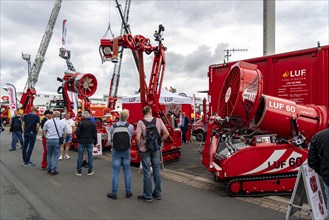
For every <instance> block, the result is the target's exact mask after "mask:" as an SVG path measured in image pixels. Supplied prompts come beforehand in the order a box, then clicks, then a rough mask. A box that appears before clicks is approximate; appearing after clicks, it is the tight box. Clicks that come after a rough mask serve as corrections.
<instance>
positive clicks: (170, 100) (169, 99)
mask: <svg viewBox="0 0 329 220" xmlns="http://www.w3.org/2000/svg"><path fill="white" fill-rule="evenodd" d="M164 100H165V102H172V101H173V97H165V98H164Z"/></svg>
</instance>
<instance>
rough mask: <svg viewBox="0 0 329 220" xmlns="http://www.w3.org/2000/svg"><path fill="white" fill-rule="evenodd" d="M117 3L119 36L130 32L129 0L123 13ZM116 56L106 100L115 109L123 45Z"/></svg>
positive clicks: (109, 106)
mask: <svg viewBox="0 0 329 220" xmlns="http://www.w3.org/2000/svg"><path fill="white" fill-rule="evenodd" d="M115 2H116V4H117V8H118V11H119V14H120V17H121V20H122V26H121V31H120V36H122V35H123V34H131V31H130V28H129V25H128V17H129V9H130V3H131V0H126V4H125V9H124V13H122V8H121V5H120V4H119V2H118V1H117V0H115ZM118 53H119V54H118V58H117V62H115V64H114V68H113V74H112V79H111V84H110V91H109V98H108V102H107V107H108V108H110V109H115V105H116V101H117V99H118V97H117V93H118V87H119V80H120V70H121V63H122V57H123V47H122V46H119V49H118ZM134 57H135V60H136V55H134Z"/></svg>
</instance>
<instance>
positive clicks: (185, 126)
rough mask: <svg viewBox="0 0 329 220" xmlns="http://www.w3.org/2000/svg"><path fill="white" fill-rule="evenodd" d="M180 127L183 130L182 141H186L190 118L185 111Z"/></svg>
mask: <svg viewBox="0 0 329 220" xmlns="http://www.w3.org/2000/svg"><path fill="white" fill-rule="evenodd" d="M180 122H181V125H180V129H181V130H182V142H183V143H186V141H187V140H186V132H187V130H188V126H189V124H190V119H189V118H188V117H187V116H186V114H185V112H183V113H182V118H181V121H180Z"/></svg>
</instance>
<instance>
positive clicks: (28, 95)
mask: <svg viewBox="0 0 329 220" xmlns="http://www.w3.org/2000/svg"><path fill="white" fill-rule="evenodd" d="M61 3H62V0H56V1H55V4H54V7H53V9H52V12H51V15H50V18H49V21H48V25H47V27H46V31H45V33H44V35H43V37H42V40H41V43H40V46H39V49H38V52H37V55H36V57H35V60H34V63H33V65H32V68H31V71H30V73H29V76H28V80H27V84H26V86H25V88H24V91H23V95H22V98H21V100H20V103H21V104H22V105H23V106H22V109H23V110H25V112H29V111H30V109H31V107H32V105H33V100H34V95H35V94H36V91H35V85H36V83H37V82H38V79H39V74H40V71H41V68H42V64H43V62H44V60H45V55H46V52H47V49H48V46H49V43H50V40H51V37H52V35H53V30H54V27H55V24H56V20H57V17H58V14H59V11H60V8H61Z"/></svg>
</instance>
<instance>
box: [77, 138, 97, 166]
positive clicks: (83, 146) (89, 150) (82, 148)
mask: <svg viewBox="0 0 329 220" xmlns="http://www.w3.org/2000/svg"><path fill="white" fill-rule="evenodd" d="M93 147H94V145H93V144H78V160H77V171H79V172H80V171H81V167H82V158H83V152H84V151H85V150H87V153H88V170H89V171H92V170H93Z"/></svg>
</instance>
